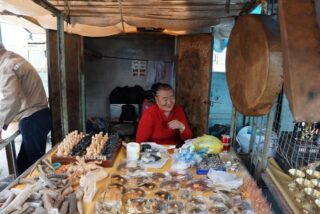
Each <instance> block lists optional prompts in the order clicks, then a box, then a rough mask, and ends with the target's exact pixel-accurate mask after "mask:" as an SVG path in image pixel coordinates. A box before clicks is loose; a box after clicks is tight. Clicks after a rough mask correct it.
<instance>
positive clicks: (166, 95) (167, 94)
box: [156, 89, 175, 112]
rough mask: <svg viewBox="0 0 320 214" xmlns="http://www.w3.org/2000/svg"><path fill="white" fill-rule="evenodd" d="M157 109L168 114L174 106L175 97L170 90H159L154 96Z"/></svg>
mask: <svg viewBox="0 0 320 214" xmlns="http://www.w3.org/2000/svg"><path fill="white" fill-rule="evenodd" d="M156 102H157V105H158V107H159V108H160V109H161V110H163V111H164V112H170V111H171V110H172V108H173V106H174V104H175V97H174V94H173V91H172V90H170V89H169V90H159V91H157V95H156Z"/></svg>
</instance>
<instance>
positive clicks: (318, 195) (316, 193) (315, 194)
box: [304, 187, 320, 198]
mask: <svg viewBox="0 0 320 214" xmlns="http://www.w3.org/2000/svg"><path fill="white" fill-rule="evenodd" d="M304 192H305V193H306V194H307V195H309V196H311V197H313V198H320V192H319V191H318V190H316V189H314V188H310V187H308V188H304Z"/></svg>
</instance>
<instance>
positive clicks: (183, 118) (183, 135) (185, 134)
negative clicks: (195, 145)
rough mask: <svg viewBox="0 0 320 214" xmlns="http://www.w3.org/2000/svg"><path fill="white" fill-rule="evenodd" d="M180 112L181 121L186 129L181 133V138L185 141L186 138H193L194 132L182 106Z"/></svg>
mask: <svg viewBox="0 0 320 214" xmlns="http://www.w3.org/2000/svg"><path fill="white" fill-rule="evenodd" d="M178 114H179V119H180V122H182V123H183V125H184V126H185V129H184V131H183V132H182V133H180V138H181V140H183V141H185V140H188V139H191V138H192V132H191V129H190V126H189V123H188V120H187V117H186V115H185V113H184V110H183V108H182V107H180V108H179V111H178Z"/></svg>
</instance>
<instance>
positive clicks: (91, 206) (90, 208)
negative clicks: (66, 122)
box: [7, 145, 250, 214]
mask: <svg viewBox="0 0 320 214" xmlns="http://www.w3.org/2000/svg"><path fill="white" fill-rule="evenodd" d="M56 149H57V145H56V146H55V147H54V148H52V149H51V150H50V151H49V152H48V153H47V154H45V155H44V156H43V157H42V159H45V158H47V159H49V160H50V159H51V156H52V154H54V153H55V151H56ZM220 157H221V159H222V160H224V161H225V162H226V161H229V160H233V161H234V160H236V159H237V160H238V161H239V163H241V162H240V160H239V159H238V157H237V155H236V154H235V152H234V151H230V152H227V153H221V154H220ZM124 160H125V149H124V148H123V147H122V148H121V150H120V152H119V154H118V156H117V158H116V160H115V164H114V166H113V167H112V168H105V170H106V172H108V174H109V176H108V177H107V178H105V179H103V180H101V181H99V182H97V189H98V191H97V193H96V195H95V197H94V199H93V201H92V202H91V203H84V202H83V208H84V213H88V214H89V213H90V214H92V213H95V206H96V202H97V200H98V198H99V197H100V196H101V193H102V192H103V191H104V190H106V187H107V186H108V184H109V183H110V181H111V178H110V177H111V175H113V174H118V172H117V166H118V165H119V164H120V163H121V162H122V161H124ZM36 164H37V163H35V164H34V165H33V166H31V167H30V168H29V169H28V170H27V171H26V172H25V173H23V174H22V175H21V176H20V177H19V178H18V179H20V178H30V177H34V176H37V175H38V172H37V170H36V167H35V165H36ZM171 166H172V160H171V159H169V160H168V161H167V162H166V164H165V165H164V166H163V167H162V168H161V169H148V170H147V171H149V172H167V171H169V170H170V168H171ZM191 171H192V173H193V176H194V177H193V178H204V177H206V176H205V175H196V169H195V168H194V167H193V168H192V169H191ZM236 174H237V175H238V176H240V177H243V178H245V177H250V175H249V173H248V171H247V170H246V169H245V167H244V166H243V165H242V164H240V165H239V171H238V172H236ZM15 182H17V181H15ZM15 182H14V183H12V184H11V185H9V187H8V188H12V187H14V188H19V189H22V188H24V185H21V184H19V185H17V183H15ZM8 188H7V189H8Z"/></svg>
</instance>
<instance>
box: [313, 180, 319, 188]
mask: <svg viewBox="0 0 320 214" xmlns="http://www.w3.org/2000/svg"><path fill="white" fill-rule="evenodd" d="M311 182H312V183H313V185H314V186H316V187H320V180H319V179H311Z"/></svg>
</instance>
